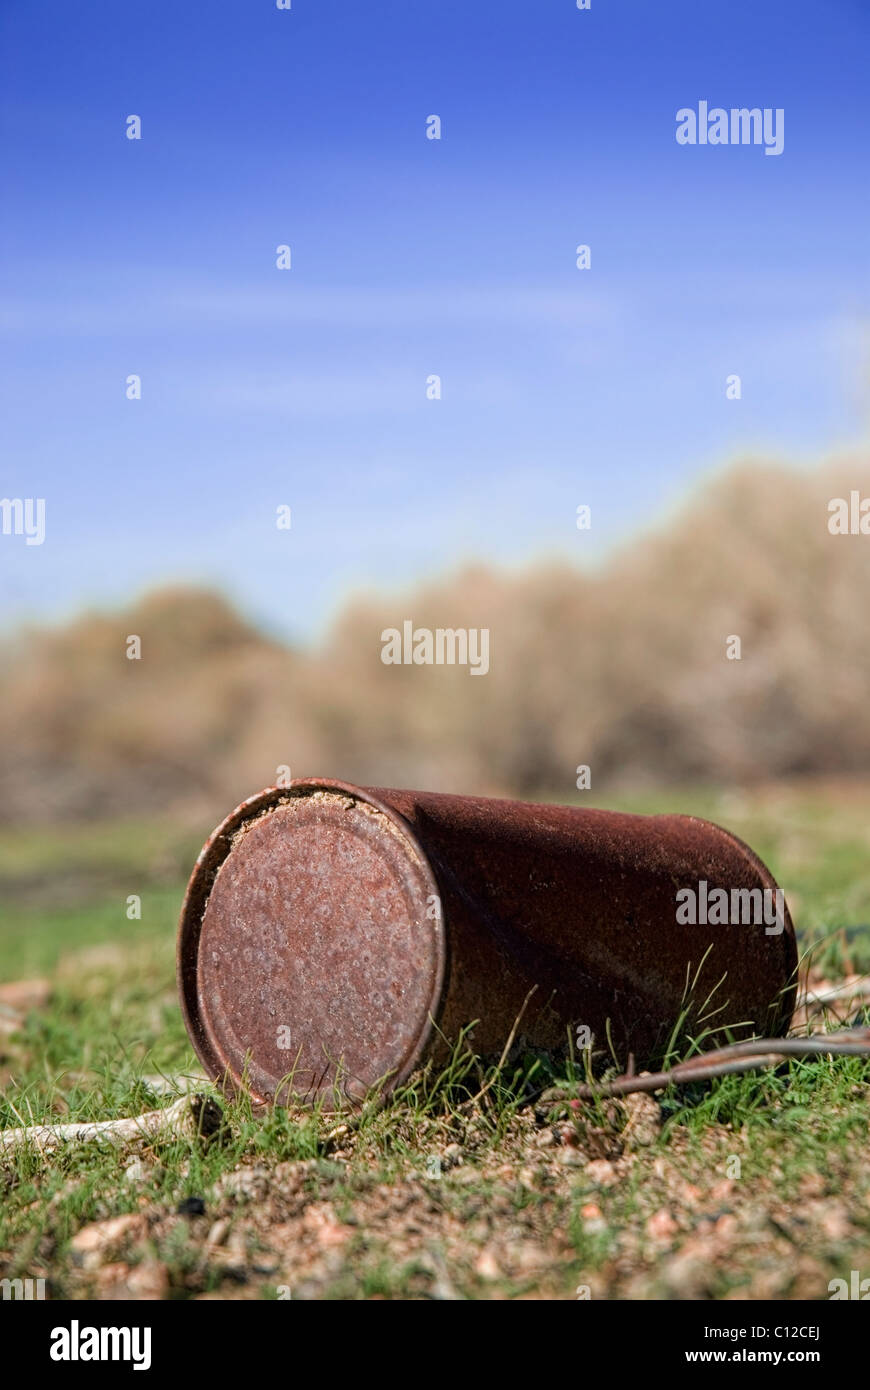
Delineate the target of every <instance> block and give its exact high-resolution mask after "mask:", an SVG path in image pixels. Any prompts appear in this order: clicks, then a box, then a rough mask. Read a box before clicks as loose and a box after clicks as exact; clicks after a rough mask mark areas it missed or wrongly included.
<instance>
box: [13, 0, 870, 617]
mask: <svg viewBox="0 0 870 1390" xmlns="http://www.w3.org/2000/svg"><path fill="white" fill-rule="evenodd" d="M868 51H870V5H868V4H866V3H865V0H860V3H859V0H826V3H825V4H824V5H821V4H818V3H812V4H810V3H805V2H804V0H788V3H785V0H782V3H781V2H780V0H767V2H766V3H765V2H764V0H761V2H760V0H732V2H731V3H729V4H727V5H725V4H721V5H718V6H703V5H699V4H698V3H697V0H676V2H675V3H661V4H657V3H656V2H655V0H642V2H641V0H592V7H591V9H590V10H589V11H588V12H586V11H583V12H581V11H578V10H577V9H576V5H575V3H574V0H535V3H532V0H474V3H471V0H432V3H423V0H368V3H360V0H293V5H292V9H291V10H290V11H289V12H284V11H279V10H277V8H276V7H275V5H274V3H273V0H233V2H232V3H231V2H230V0H209V3H208V4H202V5H194V4H186V5H179V4H178V3H177V0H173V3H169V2H168V0H149V3H148V5H147V6H145V5H142V6H130V5H123V4H118V3H117V0H105V3H95V2H94V0H84V2H83V3H80V4H76V5H71V4H68V3H61V2H60V0H47V2H46V3H41V4H39V5H33V4H32V3H30V0H0V187H2V199H0V284H2V302H0V351H2V359H3V370H2V400H0V410H2V421H0V448H2V455H0V467H2V472H0V495H3V496H12V497H14V496H20V497H26V496H33V497H44V498H45V499H46V540H45V543H44V544H43V545H42V546H34V547H26V546H25V545H24V544H23V542H22V539H21V538H20V537H10V536H3V537H0V562H2V570H3V580H2V585H3V595H4V604H3V607H4V611H5V622H6V623H15V622H18V621H21V620H23V619H32V618H39V619H49V620H53V619H56V618H63V617H66V616H67V615H69V614H71V613H74V612H76V611H78V610H79V609H80V608H81V607H83V606H87V605H111V604H115V603H122V602H125V601H127V600H128V599H130V598H131V597H133V596H135V595H136V594H137V593H139V592H141V591H142V590H143V589H145V588H146V587H148V586H150V585H152V584H155V583H159V582H166V581H169V580H190V581H197V582H205V583H208V584H216V585H219V586H220V587H221V588H223V589H224V590H225V591H226V592H228V593H229V594H230V595H231V596H232V597H233V598H234V599H235V600H236V601H237V602H239V604H240V605H241V606H242V608H243V609H244V611H246V612H247V613H248V614H249V615H251V616H252V617H254V618H255V619H257V620H259V621H261V622H263V623H265V624H267V625H268V626H269V627H270V628H271V629H272V630H274V631H276V632H278V633H281V634H283V635H287V636H289V637H292V638H298V639H307V638H310V637H316V636H317V635H318V634H319V632H320V631H321V630H322V628H323V625H324V623H325V622H326V621H327V620H328V619H329V617H330V616H331V615H332V614H333V613H334V612H335V611H336V609H337V608H338V607H339V606H340V605H341V603H342V602H343V600H344V599H346V598H347V597H348V596H349V594H351V593H352V592H354V591H356V590H358V589H360V588H370V587H380V588H384V589H387V590H390V589H394V588H397V587H404V586H406V585H409V584H411V583H413V582H414V581H416V580H417V579H419V578H422V577H425V576H429V575H434V574H439V573H442V572H444V571H448V570H452V569H454V568H455V567H456V566H457V565H458V564H460V563H462V562H463V561H464V560H466V559H469V558H483V559H487V560H491V561H494V562H496V563H507V564H512V565H513V564H518V563H525V562H528V561H531V560H534V559H538V558H541V557H544V556H549V557H553V556H556V555H560V556H567V557H569V558H570V557H573V558H576V559H577V561H578V563H585V562H587V561H590V560H591V561H594V560H595V559H596V558H597V557H600V556H601V555H602V554H606V553H607V551H608V550H609V548H611V547H612V546H613V545H614V544H619V543H623V542H624V541H625V540H626V539H627V538H629V537H630V536H631V535H632V533H633V532H634V531H635V530H636V529H637V528H638V527H642V526H645V525H647V524H649V523H650V521H654V520H655V519H656V518H658V517H660V516H662V515H663V514H666V513H667V512H668V511H669V510H670V509H672V508H673V506H674V505H675V504H676V503H677V502H678V501H679V499H680V498H681V497H682V496H683V495H684V494H685V492H686V490H687V489H688V487H689V486H690V485H691V484H692V483H693V482H695V481H697V480H698V479H700V478H702V477H703V476H705V475H706V474H707V473H709V472H710V470H712V469H715V468H717V467H721V466H723V465H724V464H726V463H727V462H728V460H729V459H732V458H734V457H736V456H740V455H744V454H766V455H771V456H773V457H775V458H779V459H788V460H792V461H794V462H795V463H798V464H800V463H808V462H811V461H813V460H814V459H816V458H818V457H820V456H821V455H824V454H825V453H827V452H829V451H832V450H836V449H839V448H843V447H849V446H854V445H856V444H860V443H862V442H863V441H866V438H867V433H868V428H867V427H868V418H870V409H868V399H870V395H868V387H870V353H868V345H870V335H868V324H870V283H868V261H870V239H868V201H870V197H868V177H867V153H866V152H867V147H868V133H870V132H868V125H870V120H868V115H867V99H866V92H867V76H866V74H867V69H868ZM700 100H707V101H709V103H710V104H711V105H721V106H723V107H726V108H730V107H731V106H760V107H774V108H776V107H781V108H783V110H784V112H785V147H784V151H783V153H782V154H781V155H780V156H778V157H767V156H765V154H764V151H763V149H761V148H759V147H757V146H749V147H740V146H734V147H724V148H722V147H720V148H714V147H709V146H708V147H706V148H701V147H681V146H679V145H678V144H677V142H676V140H675V127H676V120H675V117H676V112H677V110H679V109H680V108H681V107H685V106H695V107H696V106H697V103H698V102H699V101H700ZM132 113H135V114H137V115H139V116H140V117H141V119H142V139H141V141H130V140H127V139H126V137H125V121H126V118H127V116H128V115H129V114H132ZM431 114H438V115H440V117H441V119H442V122H443V129H442V139H441V140H440V141H430V140H427V139H426V138H425V128H426V118H427V116H429V115H431ZM581 242H582V243H587V244H589V245H590V246H591V249H592V268H591V269H590V270H588V271H578V270H577V269H576V267H575V256H574V248H575V246H576V245H577V244H578V243H581ZM281 243H288V244H289V245H290V246H291V247H292V256H293V268H292V270H290V271H285V272H282V271H278V270H277V269H276V268H275V252H276V247H277V246H278V245H279V244H281ZM732 372H736V373H739V374H740V375H741V378H742V383H743V399H742V400H740V401H728V400H726V398H725V377H726V376H727V374H728V373H732ZM130 373H137V374H139V375H140V376H141V378H142V399H141V401H128V400H127V399H126V397H125V381H126V378H127V376H128V374H130ZM433 373H437V374H439V375H440V376H441V378H442V383H443V398H442V399H441V400H440V401H428V400H427V399H426V395H425V386H426V379H427V377H428V376H429V375H430V374H433ZM581 502H586V503H589V504H590V505H591V506H592V508H593V529H592V531H591V532H589V533H580V532H578V531H577V530H576V527H575V524H574V517H575V510H576V507H577V504H578V503H581ZM279 504H287V505H289V506H291V508H292V514H293V526H292V530H291V531H290V532H279V531H278V530H277V529H276V526H275V509H276V507H277V506H278V505H279Z"/></svg>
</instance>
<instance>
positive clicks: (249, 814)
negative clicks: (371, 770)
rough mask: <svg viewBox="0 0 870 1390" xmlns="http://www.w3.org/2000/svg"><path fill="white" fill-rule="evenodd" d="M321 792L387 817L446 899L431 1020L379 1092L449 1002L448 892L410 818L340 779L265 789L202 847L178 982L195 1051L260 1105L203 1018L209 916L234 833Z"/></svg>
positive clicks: (185, 918) (390, 1085) (410, 1060)
mask: <svg viewBox="0 0 870 1390" xmlns="http://www.w3.org/2000/svg"><path fill="white" fill-rule="evenodd" d="M318 791H326V792H336V793H340V794H344V795H346V796H350V797H353V798H354V799H356V800H359V801H364V802H366V803H367V804H368V805H369V806H372V807H374V809H375V810H377V811H379V812H380V813H381V814H382V815H384V816H386V817H387V819H388V820H390V821H391V822H392V824H393V825H394V826H395V828H396V829H397V830H398V831H399V833H400V834H401V835H402V837H403V838H404V839H405V840H406V841H407V842H408V845H409V848H410V850H411V851H412V853H413V854H414V855H415V856H416V858H417V860H418V861H419V866H420V871H421V874H422V876H423V879H424V880H425V881H426V882H427V886H428V887H429V888H430V889H431V893H432V894H433V895H434V896H435V897H437V899H438V901H439V903H440V915H439V916H438V918H437V919H432V921H431V926H432V928H433V935H434V939H435V948H436V955H435V968H434V971H433V972H432V985H431V990H430V993H429V1007H428V1010H427V1015H426V1018H427V1021H426V1023H425V1024H424V1026H423V1027H422V1028H421V1029H420V1031H419V1034H418V1036H417V1038H416V1039H415V1041H414V1043H413V1044H412V1046H411V1047H410V1048H409V1050H408V1051H407V1052H406V1053H405V1055H404V1058H403V1061H402V1063H401V1065H400V1066H399V1067H398V1069H397V1070H396V1071H395V1073H393V1074H392V1075H391V1076H390V1077H388V1078H387V1079H386V1080H385V1081H384V1082H383V1083H382V1084H379V1086H378V1090H379V1093H380V1095H381V1096H382V1097H386V1096H388V1095H389V1094H390V1093H391V1092H392V1091H394V1090H395V1089H396V1087H397V1086H400V1085H401V1084H402V1083H403V1082H404V1081H406V1080H407V1078H408V1077H409V1076H410V1075H411V1073H412V1072H413V1070H414V1068H415V1067H416V1066H417V1063H418V1062H419V1060H420V1057H421V1055H422V1053H423V1051H424V1049H425V1047H426V1045H427V1043H428V1041H429V1038H430V1036H431V1033H432V1030H433V1028H434V1027H436V1026H437V1022H438V1016H439V1013H440V1007H441V1004H442V1001H443V990H444V979H445V975H446V972H447V946H446V942H447V934H446V929H445V905H444V895H443V893H442V892H441V888H440V885H439V883H438V879H437V875H436V873H435V869H434V867H433V865H432V861H431V860H430V858H429V855H428V854H427V853H426V851H425V850H424V848H423V846H422V845H421V843H420V841H419V839H418V837H417V835H416V834H415V832H414V829H413V827H412V826H411V824H410V822H409V821H408V820H406V818H405V817H404V816H403V815H402V814H401V813H400V812H399V811H397V810H395V808H394V807H392V806H390V805H389V804H388V803H387V802H385V801H382V800H381V799H380V798H379V797H378V796H375V795H374V794H373V793H372V792H371V791H369V790H368V789H367V788H365V787H360V786H357V785H356V784H355V783H352V782H344V781H341V780H339V779H337V778H331V777H297V778H293V779H292V780H291V781H289V782H288V783H287V784H286V786H281V787H277V786H275V787H265V788H264V789H263V790H262V791H259V792H257V793H256V794H255V795H254V796H250V797H247V798H246V799H245V800H244V801H242V802H240V803H239V805H238V806H236V807H235V809H234V810H232V811H231V812H230V813H229V815H228V816H226V817H225V818H224V819H223V820H222V821H221V823H220V825H218V826H217V827H216V828H215V829H214V830H213V831H212V833H211V835H210V836H209V837H208V839H207V840H206V842H205V844H204V845H203V847H202V849H201V850H200V852H199V855H198V857H197V860H196V864H195V865H194V868H193V872H192V873H191V875H190V879H189V881H188V884H187V888H186V890H185V894H184V901H183V903H182V906H181V913H180V916H179V921H178V934H177V941H176V981H177V987H178V995H179V1001H180V1005H181V1015H182V1018H183V1020H184V1025H185V1028H186V1030H187V1035H188V1037H189V1039H190V1041H191V1044H192V1046H193V1049H194V1052H195V1053H196V1055H197V1057H198V1059H199V1061H200V1062H201V1064H202V1066H203V1067H204V1069H205V1071H206V1072H207V1073H208V1075H209V1076H210V1077H211V1078H212V1080H214V1081H215V1082H216V1083H217V1084H218V1085H220V1086H221V1087H222V1088H223V1089H224V1090H225V1091H227V1092H229V1093H233V1094H241V1093H246V1094H248V1095H250V1096H251V1098H252V1099H253V1100H254V1102H255V1103H257V1104H270V1103H271V1099H270V1098H269V1097H267V1096H264V1095H261V1094H259V1093H258V1092H257V1091H255V1090H254V1089H253V1088H252V1087H251V1086H250V1085H248V1084H245V1083H244V1081H243V1080H242V1078H241V1077H240V1076H239V1075H238V1073H237V1072H236V1071H235V1070H234V1068H233V1067H232V1066H231V1065H230V1064H229V1063H228V1061H227V1059H226V1058H225V1057H222V1056H221V1055H220V1054H219V1053H218V1051H217V1050H216V1048H215V1046H214V1043H213V1041H212V1038H211V1036H210V1030H209V1029H208V1028H207V1027H206V1025H205V1023H204V1020H203V1017H202V1009H201V1004H200V998H199V987H198V971H197V962H198V957H199V939H200V934H201V931H202V922H203V916H204V914H205V909H206V907H207V905H208V900H209V896H210V893H211V889H212V885H213V883H214V881H215V878H216V877H217V873H218V870H219V869H220V867H221V865H222V864H223V863H224V861H225V860H226V859H227V857H228V855H229V853H230V850H231V849H232V841H233V837H234V836H235V834H236V832H237V831H238V830H239V829H240V827H241V826H242V825H243V824H244V823H245V821H247V820H250V819H252V818H255V817H257V816H259V815H260V814H261V813H262V812H264V811H266V810H268V809H269V808H270V807H274V806H278V805H281V803H282V802H285V801H289V800H290V799H292V798H293V797H296V796H308V795H310V794H312V793H314V792H318ZM350 1099H351V1097H348V1100H350Z"/></svg>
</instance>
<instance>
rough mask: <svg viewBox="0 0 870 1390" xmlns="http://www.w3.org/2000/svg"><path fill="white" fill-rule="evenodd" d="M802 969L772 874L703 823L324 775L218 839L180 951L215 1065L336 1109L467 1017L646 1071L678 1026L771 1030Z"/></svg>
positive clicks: (544, 1044)
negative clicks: (596, 1051) (593, 1050)
mask: <svg viewBox="0 0 870 1390" xmlns="http://www.w3.org/2000/svg"><path fill="white" fill-rule="evenodd" d="M796 966H797V953H796V946H795V938H794V930H793V927H792V924H791V921H790V919H789V915H788V910H787V908H785V906H784V903H783V900H782V897H781V894H780V892H779V890H778V889H777V886H776V884H775V882H774V880H773V879H772V878H771V876H770V874H769V873H768V871H767V869H766V868H765V867H764V865H763V864H762V863H761V862H760V861H759V860H758V859H757V857H756V856H755V855H754V854H753V853H752V851H751V850H749V849H748V848H747V847H746V846H745V845H744V844H742V842H741V841H739V840H737V839H736V838H735V837H734V836H732V835H730V834H729V833H728V832H727V831H724V830H722V829H720V828H719V827H718V826H714V825H711V824H710V823H709V822H706V821H702V820H699V819H697V818H695V817H689V816H672V815H666V816H633V815H623V814H619V813H615V812H606V811H594V810H582V809H579V808H575V807H568V806H549V805H539V804H535V803H524V802H516V801H498V800H491V799H484V798H478V797H464V796H447V795H443V794H439V793H426V792H413V791H396V790H391V789H385V788H361V787H353V786H350V785H348V784H346V783H342V782H336V781H331V780H320V779H306V780H302V781H297V782H293V783H291V784H290V785H289V786H288V787H284V788H271V789H269V790H267V791H264V792H262V793H260V794H259V795H258V796H255V797H252V798H251V799H250V800H249V801H247V802H244V803H243V804H242V805H241V806H240V807H238V808H237V809H236V810H235V811H234V812H233V813H232V814H231V815H230V816H229V817H227V819H226V820H225V821H224V822H223V824H222V825H221V826H219V827H218V829H217V830H216V831H215V832H214V834H213V835H212V837H211V839H210V840H209V841H208V843H207V844H206V846H205V848H204V849H203V852H202V854H201V855H200V857H199V860H198V862H197V866H196V868H195V869H194V872H193V875H192V877H191V880H190V884H189V886H188V891H187V896H186V898H185V903H184V907H183V909H182V916H181V923H180V928H179V940H178V971H179V988H180V992H181V1002H182V1010H183V1013H184V1017H185V1022H186V1025H187V1028H188V1032H189V1034H190V1036H191V1039H192V1041H193V1044H194V1047H195V1049H196V1051H197V1054H198V1056H199V1058H200V1060H201V1061H202V1063H203V1065H204V1066H205V1068H206V1070H207V1071H208V1072H209V1074H210V1075H212V1076H213V1077H214V1078H215V1079H219V1080H221V1081H222V1082H223V1084H225V1085H226V1086H228V1087H229V1088H230V1089H245V1090H247V1091H249V1092H250V1093H251V1094H252V1095H253V1096H254V1097H255V1098H257V1099H259V1100H265V1101H271V1100H276V1099H277V1100H283V1099H286V1098H288V1097H289V1096H290V1095H291V1094H293V1095H295V1096H297V1097H303V1098H306V1099H307V1100H309V1101H313V1100H315V1099H317V1098H322V1099H325V1101H326V1102H327V1104H329V1103H331V1101H332V1099H333V1098H335V1099H336V1100H338V1099H339V1098H341V1097H342V1096H350V1097H353V1098H359V1097H361V1096H362V1095H364V1094H365V1093H366V1092H368V1091H369V1090H370V1089H371V1088H373V1087H379V1088H380V1089H381V1090H382V1091H384V1092H387V1091H389V1090H391V1089H392V1088H393V1087H394V1086H395V1085H397V1084H398V1083H400V1082H402V1081H403V1080H405V1079H406V1078H407V1077H408V1075H409V1074H410V1073H411V1071H412V1070H413V1069H414V1067H415V1066H416V1065H417V1064H418V1063H419V1062H420V1061H421V1060H422V1059H423V1058H424V1057H425V1056H428V1055H433V1054H436V1055H437V1054H438V1053H439V1052H445V1051H446V1049H447V1048H448V1046H449V1044H450V1043H452V1042H453V1041H454V1040H455V1039H456V1038H457V1037H458V1035H459V1033H460V1031H461V1030H462V1029H463V1028H465V1027H467V1025H469V1024H471V1023H474V1031H473V1044H474V1048H475V1050H476V1051H477V1052H479V1053H480V1054H481V1055H483V1056H492V1055H495V1056H497V1055H499V1054H500V1053H501V1052H502V1049H503V1048H504V1047H505V1044H506V1042H507V1041H508V1039H509V1038H510V1037H511V1034H512V1032H513V1034H514V1042H515V1044H516V1045H517V1046H532V1047H537V1048H542V1049H547V1050H556V1051H558V1050H562V1049H565V1048H566V1047H567V1046H568V1045H569V1038H570V1040H571V1045H572V1046H574V1047H583V1046H588V1045H590V1043H593V1044H594V1045H595V1046H598V1047H604V1046H606V1047H608V1049H609V1050H612V1051H613V1052H614V1053H615V1055H616V1057H617V1058H618V1059H620V1060H621V1061H623V1062H626V1061H627V1059H628V1056H629V1054H633V1056H634V1058H635V1060H636V1062H637V1064H638V1065H639V1066H640V1065H643V1064H645V1063H646V1062H648V1061H654V1060H656V1059H657V1058H658V1057H660V1056H661V1051H662V1048H663V1047H664V1045H665V1044H666V1042H667V1040H668V1038H669V1036H670V1035H671V1033H672V1031H673V1029H674V1028H675V1026H676V1025H677V1024H678V1022H679V1020H680V1019H681V1018H683V1019H684V1024H685V1031H686V1032H687V1033H690V1034H691V1033H694V1035H695V1036H697V1035H699V1034H700V1032H702V1031H704V1030H706V1029H709V1028H711V1027H715V1028H719V1029H722V1028H726V1027H727V1028H728V1029H730V1030H731V1031H732V1034H733V1036H735V1037H740V1036H746V1035H747V1033H748V1032H751V1031H755V1032H757V1031H762V1032H765V1033H771V1032H778V1031H780V1030H781V1028H782V1027H783V1026H784V1025H785V1024H787V1021H788V1019H789V1017H790V1015H791V1011H792V1007H793V999H794V986H795V972H796ZM518 1020H519V1022H518ZM514 1030H515V1032H514ZM724 1037H725V1035H724V1034H723V1033H722V1032H719V1033H718V1034H717V1035H716V1041H722V1040H723V1039H724Z"/></svg>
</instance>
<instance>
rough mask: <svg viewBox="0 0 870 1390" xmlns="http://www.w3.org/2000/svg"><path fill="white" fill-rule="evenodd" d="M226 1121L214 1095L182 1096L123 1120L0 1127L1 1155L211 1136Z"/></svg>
mask: <svg viewBox="0 0 870 1390" xmlns="http://www.w3.org/2000/svg"><path fill="white" fill-rule="evenodd" d="M222 1122H223V1112H222V1110H221V1108H220V1106H219V1105H218V1103H217V1101H215V1100H214V1099H213V1098H212V1097H211V1096H203V1095H192V1096H180V1097H179V1099H178V1100H176V1101H175V1102H174V1103H173V1104H172V1105H169V1106H167V1107H166V1109H165V1110H149V1111H146V1113H145V1114H144V1115H134V1116H131V1117H130V1118H129V1119H121V1120H94V1121H84V1122H79V1123H76V1124H63V1125H24V1126H22V1128H20V1129H4V1130H0V1155H2V1156H4V1157H6V1156H9V1155H11V1154H16V1153H20V1152H21V1151H22V1150H24V1149H28V1148H32V1149H36V1150H37V1151H38V1152H40V1153H43V1154H48V1153H53V1152H54V1151H55V1150H56V1149H59V1148H62V1147H63V1145H64V1144H87V1143H92V1142H94V1141H97V1142H102V1141H104V1140H106V1141H108V1142H109V1143H112V1144H127V1145H129V1144H136V1143H141V1142H142V1141H147V1142H148V1143H153V1142H154V1141H155V1140H161V1141H163V1142H167V1141H169V1140H173V1139H190V1138H193V1137H195V1136H202V1137H204V1138H210V1137H211V1136H212V1135H213V1134H214V1133H216V1131H217V1130H218V1129H220V1127H221V1124H222Z"/></svg>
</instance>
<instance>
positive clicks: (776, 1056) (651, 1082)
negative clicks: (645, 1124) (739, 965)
mask: <svg viewBox="0 0 870 1390" xmlns="http://www.w3.org/2000/svg"><path fill="white" fill-rule="evenodd" d="M826 1056H837V1057H842V1056H850V1057H870V1028H850V1029H846V1030H845V1031H843V1032H841V1033H825V1034H820V1035H819V1036H816V1037H810V1038H757V1039H754V1040H753V1041H751V1042H740V1043H732V1044H731V1045H730V1046H729V1047H721V1048H718V1049H717V1050H716V1051H715V1052H704V1053H700V1054H699V1055H698V1056H697V1057H690V1058H688V1060H687V1061H685V1062H678V1063H677V1064H676V1066H673V1067H671V1068H670V1069H669V1070H668V1071H660V1072H651V1073H649V1074H647V1075H645V1076H632V1075H629V1074H627V1073H626V1074H625V1075H623V1076H618V1077H616V1078H615V1079H614V1080H613V1081H602V1082H601V1083H600V1084H597V1085H596V1084H590V1085H586V1084H584V1085H578V1086H574V1087H570V1088H569V1087H559V1086H556V1087H552V1088H551V1089H550V1090H548V1091H545V1092H544V1094H543V1095H542V1096H541V1100H540V1102H539V1103H540V1104H543V1105H557V1104H559V1103H561V1102H564V1101H571V1100H592V1099H593V1098H595V1097H596V1096H599V1097H602V1098H606V1097H608V1096H627V1095H630V1094H631V1093H632V1092H635V1091H660V1090H663V1089H664V1087H666V1086H675V1085H676V1086H680V1085H682V1086H685V1085H687V1084H688V1083H689V1082H692V1081H710V1080H712V1079H713V1078H714V1077H716V1076H733V1075H736V1074H737V1073H740V1072H747V1071H756V1070H758V1069H759V1068H761V1067H772V1066H778V1065H779V1063H780V1062H782V1061H784V1060H785V1058H787V1057H801V1058H806V1057H826Z"/></svg>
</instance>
